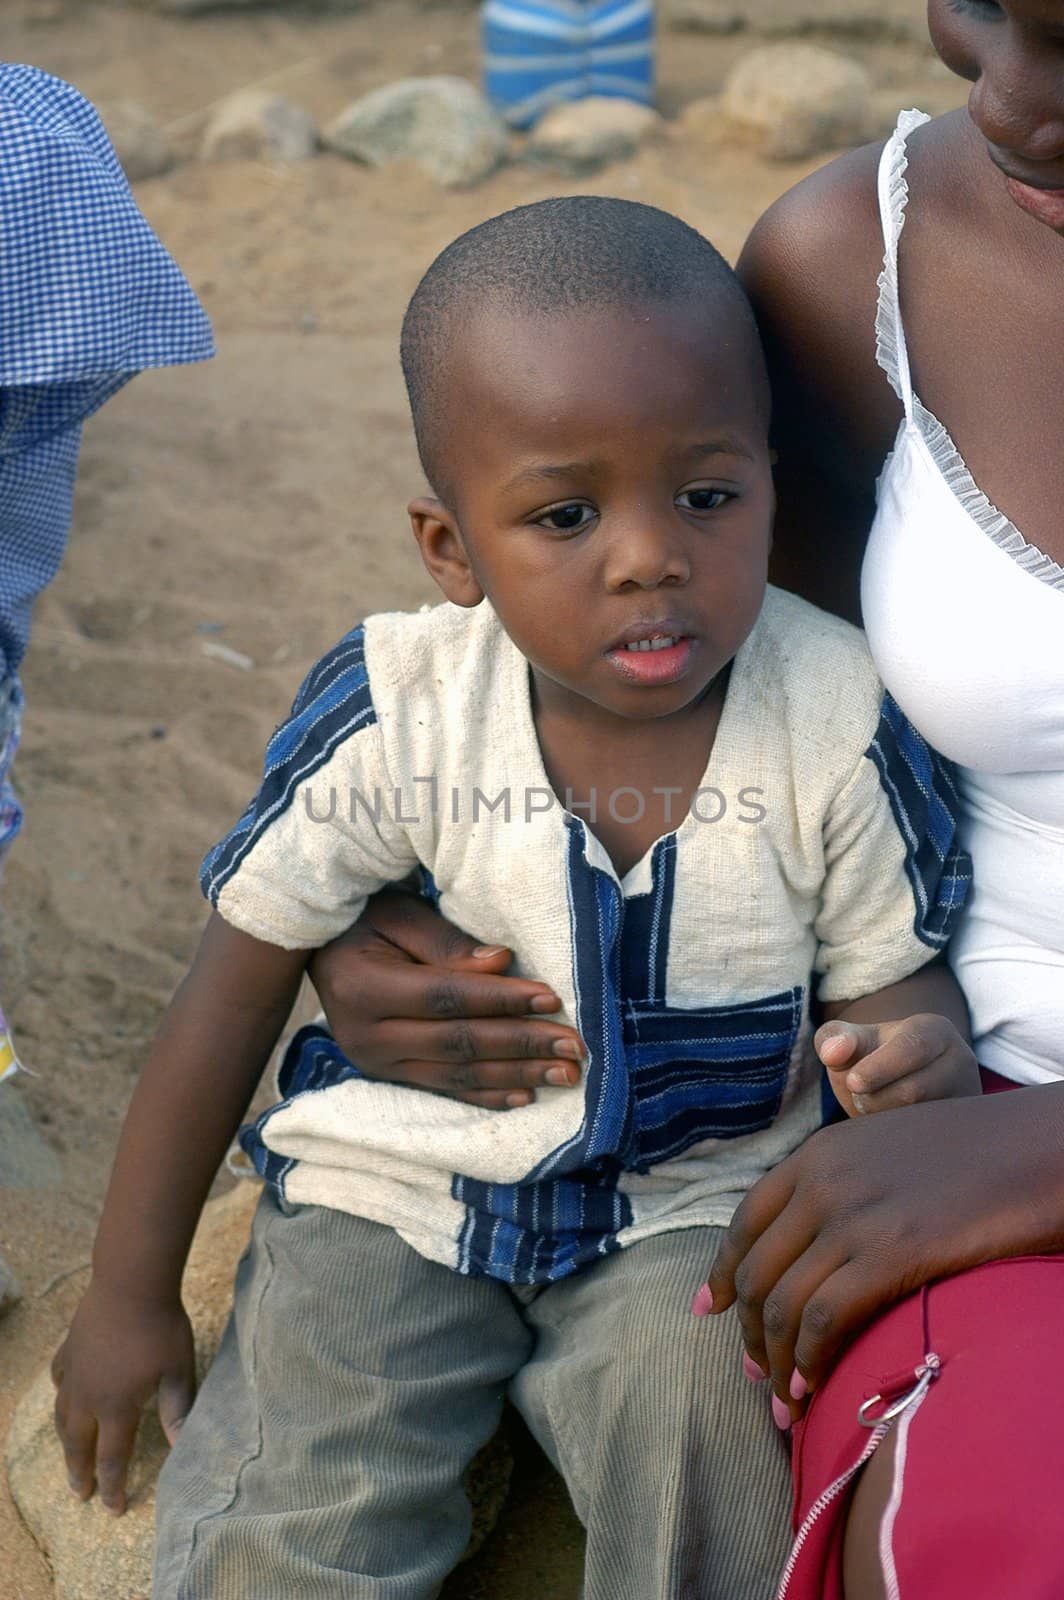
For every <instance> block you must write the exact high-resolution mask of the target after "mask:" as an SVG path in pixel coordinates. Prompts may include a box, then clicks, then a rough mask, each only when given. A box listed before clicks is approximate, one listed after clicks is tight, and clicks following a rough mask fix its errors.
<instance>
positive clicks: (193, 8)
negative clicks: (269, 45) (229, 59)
mask: <svg viewBox="0 0 1064 1600" xmlns="http://www.w3.org/2000/svg"><path fill="white" fill-rule="evenodd" d="M367 3H368V0H304V3H303V4H301V5H300V6H299V8H298V9H299V10H302V11H361V10H362V9H363V8H364V6H365V5H366V4H367ZM134 4H136V5H139V6H142V7H147V8H148V10H151V11H161V12H163V13H164V14H166V15H169V16H177V17H191V16H197V15H198V14H199V13H200V12H206V11H250V10H251V9H252V8H253V7H254V8H258V9H263V8H265V7H267V6H269V5H270V0H134ZM273 5H274V7H275V8H278V7H279V6H285V7H286V9H290V10H293V11H294V10H296V9H297V8H296V7H295V6H293V5H291V4H290V0H273Z"/></svg>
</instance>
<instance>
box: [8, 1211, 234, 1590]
mask: <svg viewBox="0 0 1064 1600" xmlns="http://www.w3.org/2000/svg"><path fill="white" fill-rule="evenodd" d="M257 1198H258V1185H257V1184H251V1183H241V1184H238V1185H237V1187H236V1188H235V1189H233V1190H232V1191H231V1193H229V1194H227V1195H223V1197H222V1198H221V1199H220V1200H215V1201H213V1202H212V1203H211V1204H210V1205H208V1206H207V1207H206V1208H205V1210H204V1213H203V1219H202V1221H201V1223H200V1226H199V1229H198V1231H197V1233H196V1238H195V1242H194V1243H193V1246H192V1253H191V1256H190V1257H189V1264H188V1270H187V1272H186V1274H185V1286H184V1298H185V1306H186V1308H187V1310H188V1314H189V1316H190V1317H191V1319H192V1325H193V1327H194V1328H195V1330H196V1355H197V1366H198V1368H199V1369H200V1371H201V1373H202V1372H203V1371H205V1370H206V1368H207V1366H208V1365H209V1364H210V1360H211V1358H212V1356H213V1355H214V1352H215V1350H216V1349H217V1348H218V1343H219V1340H220V1339H221V1335H222V1329H223V1328H224V1326H225V1321H226V1318H227V1317H228V1315H229V1306H230V1301H231V1294H232V1282H233V1273H234V1270H235V1267H236V1262H237V1259H238V1257H239V1255H240V1252H241V1251H242V1249H243V1248H244V1245H245V1243H246V1241H247V1236H248V1230H249V1227H250V1220H251V1213H252V1211H253V1210H254V1208H255V1202H256V1200H257ZM53 1398H54V1390H53V1388H52V1382H51V1378H50V1376H49V1372H48V1367H47V1365H46V1366H45V1367H44V1368H42V1370H41V1372H40V1373H39V1374H38V1376H37V1378H36V1379H35V1380H34V1382H33V1384H32V1385H31V1387H30V1388H29V1390H28V1391H27V1393H26V1394H25V1395H24V1396H23V1398H22V1400H21V1401H20V1403H19V1406H18V1409H17V1410H16V1412H15V1415H14V1417H13V1419H12V1423H11V1429H10V1432H9V1433H8V1436H7V1440H6V1444H5V1450H4V1459H5V1462H6V1465H7V1473H8V1482H9V1484H10V1486H11V1493H12V1495H13V1497H14V1500H15V1504H16V1505H17V1506H18V1509H19V1511H20V1512H21V1514H22V1517H23V1519H24V1520H25V1522H26V1524H27V1526H28V1527H29V1530H30V1532H31V1533H32V1534H33V1537H34V1538H35V1539H36V1541H37V1543H38V1544H39V1545H40V1547H41V1549H42V1550H43V1551H44V1553H45V1555H46V1556H47V1558H48V1562H49V1565H50V1566H51V1569H52V1572H53V1574H54V1578H55V1594H56V1600H114V1597H115V1596H118V1595H120V1596H121V1597H122V1600H149V1596H150V1593H151V1560H152V1540H153V1536H154V1526H153V1524H154V1489H155V1479H156V1477H157V1475H158V1472H159V1468H160V1467H161V1465H162V1463H163V1460H164V1458H165V1456H166V1441H165V1439H164V1437H163V1432H162V1429H161V1428H160V1426H159V1419H158V1416H157V1415H156V1413H155V1411H154V1410H150V1411H148V1412H146V1413H145V1416H144V1420H143V1422H142V1423H141V1428H140V1433H139V1435H138V1437H137V1450H136V1456H135V1459H134V1465H133V1472H132V1476H131V1480H130V1487H131V1494H130V1506H129V1510H128V1511H127V1512H126V1514H125V1516H123V1517H112V1516H111V1515H110V1514H109V1513H108V1512H106V1511H104V1509H103V1507H102V1506H101V1504H100V1502H99V1500H98V1499H97V1498H96V1497H95V1496H94V1497H93V1499H91V1500H89V1501H88V1502H86V1503H82V1502H81V1501H79V1500H76V1499H75V1498H74V1496H73V1495H72V1494H71V1492H70V1490H69V1488H68V1487H67V1481H66V1471H65V1469H64V1466H63V1457H62V1453H61V1451H60V1448H59V1443H58V1440H57V1439H56V1437H55V1431H54V1427H53V1423H52V1403H53Z"/></svg>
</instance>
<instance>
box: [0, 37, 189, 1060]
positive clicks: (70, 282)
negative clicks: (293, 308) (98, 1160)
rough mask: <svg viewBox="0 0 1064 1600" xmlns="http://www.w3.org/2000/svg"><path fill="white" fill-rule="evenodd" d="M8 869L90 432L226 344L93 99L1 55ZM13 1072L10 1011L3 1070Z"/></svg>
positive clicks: (3, 837)
mask: <svg viewBox="0 0 1064 1600" xmlns="http://www.w3.org/2000/svg"><path fill="white" fill-rule="evenodd" d="M0 216H2V218H3V230H4V237H3V249H2V250H0V864H2V861H3V857H4V855H5V853H6V851H7V849H8V847H9V846H10V844H11V842H12V840H13V839H14V837H15V835H16V833H17V832H18V830H19V828H20V826H21V823H22V809H21V807H20V805H19V803H18V800H17V798H16V795H15V791H14V789H13V788H12V785H11V766H12V763H13V761H14V759H15V752H16V750H17V749H18V743H19V733H20V728H21V720H22V706H23V695H22V686H21V684H20V682H19V678H18V668H19V665H20V663H21V661H22V657H23V656H24V654H25V652H26V646H27V644H28V642H29V634H30V618H31V613H32V610H33V604H34V601H35V600H36V599H37V596H38V595H39V594H40V593H41V590H42V589H44V588H45V586H46V585H47V584H48V583H50V582H51V580H52V578H53V577H54V576H55V574H56V571H57V570H58V568H59V564H60V562H61V561H62V558H63V552H64V549H65V547H66V541H67V534H68V532H69V529H70V516H71V506H72V501H73V493H74V478H75V474H76V471H77V461H78V449H79V446H80V443H81V427H82V424H83V422H84V421H85V419H86V418H87V417H88V416H90V415H91V414H92V412H94V411H96V410H98V409H99V407H100V406H102V405H103V404H104V402H105V401H106V400H109V399H110V397H111V396H112V395H113V394H115V393H116V392H117V391H118V390H119V389H121V388H122V386H123V385H124V384H125V383H127V382H128V381H129V379H130V378H132V377H133V376H134V375H135V374H136V373H137V372H140V371H142V370H143V369H144V368H146V367H163V366H171V365H174V364H176V363H180V362H188V361H201V360H203V359H205V358H206V357H208V356H210V355H212V354H213V344H212V340H211V330H210V325H209V323H208V321H207V318H206V316H205V315H204V312H203V310H202V309H201V307H200V304H199V302H198V300H197V299H196V296H195V295H194V294H193V292H192V290H191V289H190V288H189V285H188V284H187V283H186V281H185V279H184V277H183V276H182V274H181V272H180V270H179V269H178V267H177V266H176V264H175V263H174V262H173V261H172V260H171V258H170V256H169V255H168V254H167V252H166V251H165V250H164V248H163V246H162V245H161V244H160V243H159V241H158V239H157V238H156V237H155V235H154V234H153V233H152V231H151V229H150V228H149V227H148V224H147V223H146V222H145V220H144V218H143V217H142V216H141V214H140V212H139V210H138V209H137V206H136V202H135V201H134V199H133V196H132V194H131V193H130V190H129V185H128V183H127V182H126V179H125V176H124V175H123V172H122V169H121V167H120V166H119V163H118V158H117V156H116V155H115V153H114V150H113V149H112V148H111V144H110V141H109V140H108V137H107V134H106V133H105V131H104V128H103V124H102V123H101V121H100V118H99V117H98V115H97V114H96V112H95V111H94V110H93V108H92V106H91V105H90V104H89V103H88V101H87V100H86V99H85V98H84V97H83V96H82V95H80V94H79V93H78V91H77V90H76V89H74V88H72V87H71V85H70V84H68V83H63V82H62V81H61V80H60V79H58V78H53V77H51V76H49V74H48V73H46V72H41V71H39V70H38V69H37V68H36V67H27V66H11V65H7V64H3V63H0ZM14 1068H15V1054H14V1046H13V1045H12V1043H11V1040H10V1036H9V1034H8V1032H7V1028H6V1024H5V1023H4V1020H3V1013H2V1011H0V1079H2V1078H4V1077H5V1076H7V1074H8V1072H10V1071H13V1070H14Z"/></svg>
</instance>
